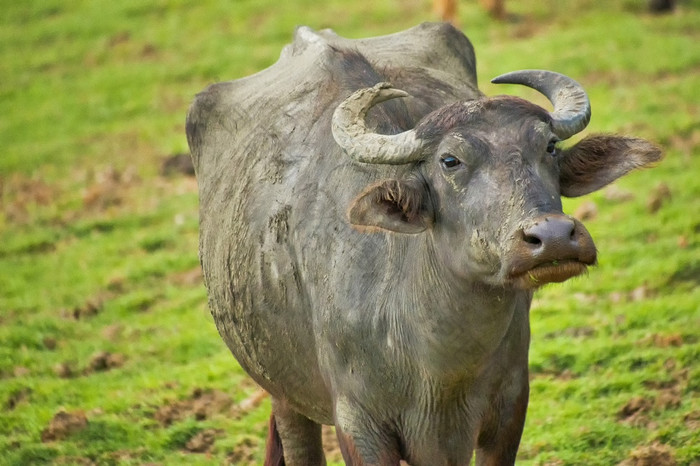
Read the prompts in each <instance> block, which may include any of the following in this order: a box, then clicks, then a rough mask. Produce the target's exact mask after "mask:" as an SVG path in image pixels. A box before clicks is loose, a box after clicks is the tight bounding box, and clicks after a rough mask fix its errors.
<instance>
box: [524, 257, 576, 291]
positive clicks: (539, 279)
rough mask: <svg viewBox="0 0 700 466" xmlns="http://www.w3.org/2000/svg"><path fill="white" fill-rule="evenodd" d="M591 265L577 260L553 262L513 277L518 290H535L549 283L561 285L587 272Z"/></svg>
mask: <svg viewBox="0 0 700 466" xmlns="http://www.w3.org/2000/svg"><path fill="white" fill-rule="evenodd" d="M588 265H589V264H585V263H583V262H581V261H577V260H563V261H552V262H548V263H544V264H540V265H537V266H535V267H533V268H531V269H529V270H526V271H524V272H516V273H514V274H512V275H511V279H512V280H513V283H514V284H515V285H516V286H517V287H518V288H523V289H534V288H539V287H540V286H542V285H546V284H547V283H560V282H563V281H566V280H568V279H569V278H571V277H575V276H577V275H581V274H582V273H584V272H586V270H587V269H588Z"/></svg>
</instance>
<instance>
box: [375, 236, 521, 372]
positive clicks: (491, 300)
mask: <svg viewBox="0 0 700 466" xmlns="http://www.w3.org/2000/svg"><path fill="white" fill-rule="evenodd" d="M416 246H418V247H416ZM438 247H440V245H436V244H435V241H434V237H432V236H431V235H429V234H422V235H417V236H400V235H397V236H392V238H391V239H390V240H389V255H390V258H389V260H388V263H391V264H393V265H394V266H396V265H398V267H397V268H396V269H394V270H392V271H391V274H392V275H393V276H394V280H388V281H387V288H386V297H385V299H384V300H383V301H384V303H387V305H385V306H383V307H382V308H381V311H380V313H381V314H387V313H390V314H396V315H390V316H387V318H388V319H389V320H391V321H398V322H400V328H401V329H402V331H401V332H400V334H397V335H394V336H393V338H394V340H395V341H397V342H398V343H399V344H400V345H401V346H403V347H404V349H405V350H406V354H407V355H410V356H409V357H412V358H413V360H414V361H415V363H416V364H419V365H420V366H422V369H423V370H424V371H425V372H426V373H427V374H432V375H434V376H435V377H449V378H453V377H456V376H460V375H461V376H464V375H467V376H469V375H470V374H471V375H473V376H477V375H478V373H479V372H480V371H481V370H482V369H483V368H484V367H485V365H486V364H488V362H489V361H490V360H491V358H492V356H493V355H494V353H495V352H496V350H497V349H498V348H499V347H501V346H502V342H503V339H504V338H505V336H506V334H507V333H508V331H509V329H510V327H511V325H527V313H528V309H529V305H530V300H531V296H532V295H531V293H529V292H526V291H522V290H517V289H514V288H509V287H496V286H491V285H487V284H485V283H483V282H480V281H479V280H478V279H464V277H455V276H454V274H451V273H450V271H449V270H448V269H447V267H446V266H445V265H444V264H443V263H441V261H440V260H439V257H440V256H439V254H437V252H436V251H437V249H436V248H438ZM389 303H390V304H389ZM390 337H391V335H390Z"/></svg>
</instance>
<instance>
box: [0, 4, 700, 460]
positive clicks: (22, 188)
mask: <svg viewBox="0 0 700 466" xmlns="http://www.w3.org/2000/svg"><path fill="white" fill-rule="evenodd" d="M603 3H604V4H603ZM678 3H679V6H678V10H677V11H676V13H674V14H672V15H666V16H652V15H649V14H648V13H646V12H645V10H644V4H645V2H637V1H632V0H614V1H610V2H589V1H585V0H565V1H558V2H550V1H548V2H537V1H535V0H523V1H520V2H509V3H508V5H507V6H508V8H509V10H510V12H511V13H512V17H513V18H512V19H511V20H510V21H508V22H505V23H495V22H494V21H492V20H491V19H490V18H489V17H488V16H487V15H486V13H484V12H483V11H482V10H481V8H480V7H479V6H478V2H462V3H461V4H460V19H461V24H462V28H463V30H464V31H465V32H466V33H467V35H468V36H469V37H470V38H471V39H472V41H473V43H474V46H475V48H476V52H477V58H478V61H479V69H478V75H479V79H480V82H481V83H482V88H483V90H484V91H485V92H487V93H488V94H496V93H517V94H520V95H523V96H526V97H528V98H531V99H533V100H536V101H538V102H541V103H543V102H542V98H541V97H539V96H537V95H536V94H535V93H533V92H530V91H528V90H526V89H522V88H519V87H516V86H495V85H491V84H489V83H488V81H489V79H490V78H491V77H493V76H496V75H498V74H500V73H503V72H507V71H511V70H514V69H522V68H548V69H553V70H557V71H560V72H563V73H565V74H568V75H570V76H572V77H575V79H577V80H578V81H580V82H581V83H582V84H584V86H585V87H586V88H587V90H588V91H589V94H590V97H591V100H592V104H593V120H592V123H591V125H590V127H589V128H588V130H587V132H589V133H590V132H602V131H606V132H619V133H628V134H632V135H635V136H639V137H645V138H648V139H651V140H653V141H655V142H657V143H658V144H659V145H661V146H662V147H663V148H664V151H665V153H666V158H665V160H664V161H663V162H662V163H661V164H660V165H658V166H657V167H655V168H653V169H650V170H645V171H641V172H638V173H635V174H633V175H631V176H629V177H627V178H625V179H623V180H621V181H620V182H618V183H617V184H616V186H617V188H619V189H620V190H623V191H624V192H627V193H628V194H629V196H628V199H626V200H619V199H614V198H611V196H610V195H609V192H606V191H602V192H599V193H596V194H593V195H591V196H588V197H587V198H586V199H576V200H570V201H566V202H565V208H566V210H567V211H569V212H573V211H575V210H576V209H577V208H578V206H579V205H580V204H581V203H582V202H587V201H592V202H594V203H595V204H596V206H597V208H598V214H597V216H595V217H594V218H592V219H590V220H588V221H587V222H586V225H587V227H588V228H589V230H590V232H591V234H592V235H593V237H594V238H595V240H596V244H597V246H598V249H599V251H600V254H599V261H600V264H599V266H598V267H597V268H595V269H594V270H592V271H591V273H590V274H589V275H588V276H587V277H584V278H580V279H576V280H573V281H571V282H569V283H566V284H563V285H557V286H550V287H547V288H546V289H544V290H542V291H541V292H540V293H539V294H538V296H537V298H536V300H535V305H534V309H533V311H532V329H533V343H532V348H531V367H532V395H531V402H530V409H529V412H528V420H527V425H526V428H525V433H524V436H523V441H522V446H521V451H520V456H519V460H518V464H533V465H539V464H557V465H578V464H588V465H610V464H617V463H619V462H620V461H622V460H624V459H625V458H628V457H630V456H631V455H632V454H633V452H634V451H635V450H638V449H639V448H642V447H648V446H652V445H656V446H657V447H658V446H659V445H663V446H665V447H666V448H668V449H669V451H670V452H671V454H672V455H673V457H674V458H675V460H676V462H677V464H682V465H690V464H697V462H698V461H700V429H698V422H699V421H698V418H700V397H699V396H698V393H700V377H699V376H698V367H699V366H698V360H700V331H699V330H700V325H699V324H700V286H699V282H700V244H699V237H700V178H699V176H698V175H700V162H699V161H698V160H699V157H700V123H698V122H700V47H698V46H697V44H698V43H699V42H700V28H699V27H698V25H700V2H698V1H697V0H692V1H691V0H687V1H679V2H678ZM0 6H1V10H2V12H3V14H2V16H1V18H0V79H1V82H2V85H0V114H1V115H3V117H2V118H0V141H2V146H3V151H2V155H0V451H2V452H3V453H2V454H1V455H0V464H43V463H53V464H75V463H80V462H85V461H86V460H88V459H89V460H90V461H93V462H96V463H98V464H141V463H146V462H151V463H159V464H211V463H224V462H226V461H229V462H232V463H235V464H246V463H252V464H256V463H259V462H260V460H261V457H262V453H263V448H264V435H265V430H266V422H267V417H268V415H269V401H268V400H264V401H263V402H262V404H260V405H259V406H256V407H252V408H248V409H241V408H240V406H239V403H240V402H241V401H243V400H245V399H246V398H248V397H249V396H250V395H251V394H253V393H254V392H255V390H256V389H255V386H254V384H253V383H252V382H251V381H250V379H248V378H247V376H246V375H245V374H244V372H243V371H242V369H241V368H240V367H239V366H238V365H237V363H236V362H235V361H234V360H233V358H232V357H231V356H230V354H229V353H228V351H227V349H226V348H225V346H224V344H223V343H222V342H221V340H220V338H219V336H218V334H217V332H216V329H215V327H214V324H213V322H212V319H211V317H210V315H209V313H208V310H207V305H206V294H205V291H204V288H203V287H202V285H201V279H200V278H199V275H198V274H197V270H198V259H197V248H198V246H197V195H196V185H195V184H194V182H193V180H192V179H190V178H187V177H185V176H172V177H164V176H162V175H160V174H159V171H160V167H161V163H162V161H163V160H164V159H165V158H166V157H168V156H169V155H171V154H175V153H183V152H187V144H186V140H185V136H184V117H185V113H186V111H187V107H188V105H189V102H190V101H191V99H192V97H193V96H194V94H196V93H197V92H198V91H200V90H201V89H202V88H203V87H204V86H206V85H207V84H209V83H212V82H216V81H222V80H229V79H234V78H238V77H242V76H245V75H248V74H251V73H254V72H256V71H259V70H260V69H262V68H264V67H266V66H269V65H270V64H272V63H273V62H274V61H275V60H276V59H277V57H278V56H279V52H280V50H281V48H282V46H283V45H284V44H286V43H288V42H289V41H290V40H291V35H292V31H293V29H294V27H295V26H296V25H299V24H307V25H309V26H312V27H314V28H324V27H331V28H333V29H335V30H336V32H338V33H339V34H341V35H344V36H347V37H366V36H372V35H378V34H386V33H391V32H395V31H398V30H401V29H405V28H407V27H410V26H412V25H415V24H416V23H418V22H421V21H425V20H432V19H434V17H433V14H432V13H431V11H430V2H428V1H427V0H425V1H419V0H410V1H406V2H399V1H396V0H378V1H373V2H368V1H365V2H354V3H353V2H346V1H341V0H329V1H326V2H312V1H310V0H290V1H287V2H272V1H269V0H260V1H255V2H254V1H251V0H239V1H235V2H218V1H213V0H210V1H203V2H197V3H192V2H186V1H184V0H181V1H175V0H171V1H155V2H142V1H137V0H124V1H120V2H113V1H106V0H104V1H102V0H99V1H77V0H76V1H65V0H61V1H58V0H45V1H42V2H9V1H6V0H1V1H0ZM543 104H546V103H543ZM660 184H665V185H666V186H667V187H668V189H669V190H670V193H671V197H670V198H669V199H667V200H666V201H665V202H664V203H663V204H662V205H661V207H660V208H659V209H658V210H656V211H655V212H651V211H650V209H649V208H648V207H647V203H648V202H649V199H650V196H652V193H653V192H654V191H655V190H656V189H658V186H659V185H660ZM103 351H106V352H109V353H111V354H113V355H118V362H117V363H116V364H115V365H114V366H113V367H108V368H107V370H97V369H94V368H92V366H91V364H94V363H93V362H91V361H92V359H93V358H94V357H95V355H96V354H97V353H99V352H103ZM59 367H64V368H68V370H69V372H70V373H71V374H72V375H71V376H70V377H60V376H59V375H57V371H58V369H57V368H59ZM59 372H60V371H59ZM63 375H66V374H65V373H64V374H63ZM211 390H217V391H220V392H223V393H225V394H226V397H227V398H228V401H229V403H228V404H226V403H224V404H223V405H222V406H221V407H220V409H218V410H214V411H213V412H207V413H205V414H204V415H199V416H198V415H196V414H194V413H192V412H189V411H187V410H185V411H183V413H184V414H183V415H182V418H176V419H174V420H173V421H172V422H171V423H164V422H161V421H159V420H158V413H159V410H162V409H163V408H164V407H167V406H171V405H173V406H180V407H182V406H191V405H192V403H196V401H197V397H198V396H199V395H198V393H200V392H207V391H211ZM634 399H642V400H646V402H645V403H646V404H644V405H643V406H644V407H643V408H642V409H641V410H640V412H639V413H637V414H636V415H634V416H631V417H630V416H627V418H625V417H626V415H624V414H620V413H622V412H623V411H624V409H623V408H624V407H625V406H626V405H628V403H630V402H631V401H633V400H634ZM188 403H189V404H188ZM61 409H65V410H66V411H68V412H71V413H73V412H77V411H82V412H83V413H85V416H86V417H87V419H88V424H87V427H85V428H83V429H79V430H77V431H76V432H73V433H72V434H68V435H67V436H66V437H65V438H64V439H60V440H55V441H48V442H42V431H44V430H45V429H46V428H47V427H48V426H49V423H50V421H51V419H52V418H53V417H54V415H55V414H56V413H57V412H59V410H61ZM207 429H211V432H214V434H213V435H214V439H215V440H214V443H213V444H212V446H211V447H210V448H209V452H208V453H192V452H188V451H187V445H188V442H190V441H191V440H192V438H193V437H195V436H196V435H197V434H199V433H202V432H205V431H207ZM660 448H661V447H660Z"/></svg>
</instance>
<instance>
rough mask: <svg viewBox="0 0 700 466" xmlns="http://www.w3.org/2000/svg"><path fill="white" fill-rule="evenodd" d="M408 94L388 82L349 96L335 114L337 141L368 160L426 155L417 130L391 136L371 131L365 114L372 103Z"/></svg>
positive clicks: (357, 157) (398, 160)
mask: <svg viewBox="0 0 700 466" xmlns="http://www.w3.org/2000/svg"><path fill="white" fill-rule="evenodd" d="M407 96H408V94H407V93H406V92H404V91H401V90H399V89H394V88H393V87H391V85H390V84H388V83H379V84H376V85H375V86H374V87H368V88H364V89H360V90H358V91H356V92H355V93H353V94H352V95H351V96H350V97H348V98H347V99H345V100H344V101H343V102H342V103H341V104H340V105H338V108H336V109H335V112H334V113H333V122H332V126H331V128H332V131H333V137H334V138H335V141H336V142H337V143H338V145H339V146H340V147H342V148H343V150H344V151H345V152H346V153H347V154H348V155H349V156H351V157H352V158H354V159H355V160H357V161H358V162H364V163H383V164H390V165H400V164H404V163H409V162H414V161H416V160H419V159H420V158H421V156H422V150H421V149H422V143H421V141H420V140H419V139H417V138H416V133H415V131H414V130H409V131H404V132H403V133H399V134H394V135H388V134H378V133H374V132H372V131H370V130H369V129H368V128H367V124H366V123H365V116H366V115H367V112H368V111H369V109H370V108H372V106H374V105H376V104H378V103H380V102H384V101H386V100H390V99H395V98H397V97H407Z"/></svg>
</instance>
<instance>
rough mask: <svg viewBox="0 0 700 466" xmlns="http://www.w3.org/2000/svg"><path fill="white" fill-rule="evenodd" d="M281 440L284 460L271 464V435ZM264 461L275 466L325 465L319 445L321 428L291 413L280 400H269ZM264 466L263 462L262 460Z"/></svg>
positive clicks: (291, 410) (305, 418) (272, 458)
mask: <svg viewBox="0 0 700 466" xmlns="http://www.w3.org/2000/svg"><path fill="white" fill-rule="evenodd" d="M273 428H274V429H275V430H276V433H277V434H278V436H279V440H281V444H282V451H283V455H284V458H283V459H282V460H281V462H277V463H274V461H276V460H275V458H274V456H275V453H276V452H275V450H276V449H278V446H279V442H278V443H275V437H274V434H275V432H273V431H272V429H273ZM267 449H268V451H267V458H270V459H271V460H272V461H273V462H272V463H271V464H273V465H275V466H282V465H285V466H297V465H299V466H307V465H308V466H317V465H318V466H320V465H325V464H326V458H325V456H324V454H323V446H322V444H321V425H320V424H317V423H315V422H314V421H312V420H310V419H309V418H307V417H306V416H303V415H301V414H299V413H297V412H296V411H294V410H293V409H291V408H290V407H289V406H288V405H287V403H286V402H285V401H284V400H279V399H277V398H274V397H273V398H272V418H271V420H270V434H269V437H268V443H267ZM266 464H267V460H266Z"/></svg>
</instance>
